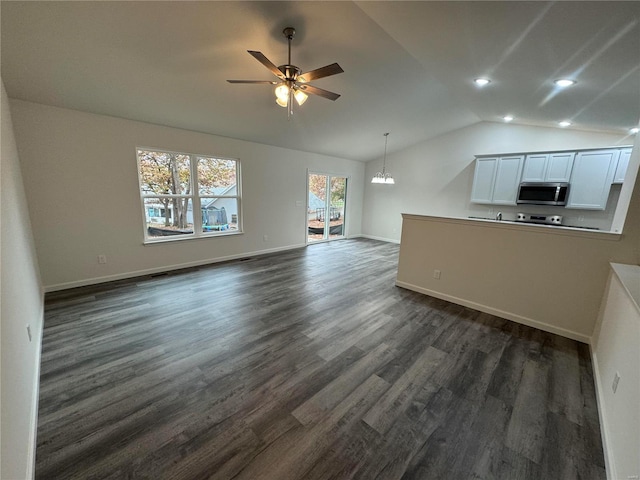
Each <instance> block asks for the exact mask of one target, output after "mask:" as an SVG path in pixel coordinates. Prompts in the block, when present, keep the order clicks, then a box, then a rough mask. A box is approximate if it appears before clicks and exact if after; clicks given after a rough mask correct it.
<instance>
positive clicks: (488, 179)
mask: <svg viewBox="0 0 640 480" xmlns="http://www.w3.org/2000/svg"><path fill="white" fill-rule="evenodd" d="M497 168H498V158H497V157H494V158H478V159H476V171H475V173H474V174H473V188H472V190H471V201H472V202H474V203H491V202H492V201H493V186H494V184H495V180H496V170H497Z"/></svg>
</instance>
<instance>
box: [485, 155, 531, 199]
mask: <svg viewBox="0 0 640 480" xmlns="http://www.w3.org/2000/svg"><path fill="white" fill-rule="evenodd" d="M523 164H524V155H516V156H512V157H500V158H498V169H497V171H496V181H495V184H494V186H493V201H492V203H494V204H498V205H515V204H516V198H517V196H518V185H520V177H521V176H522V165H523Z"/></svg>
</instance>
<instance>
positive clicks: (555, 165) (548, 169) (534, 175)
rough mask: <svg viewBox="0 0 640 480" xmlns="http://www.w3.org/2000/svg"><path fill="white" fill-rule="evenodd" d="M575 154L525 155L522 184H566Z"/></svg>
mask: <svg viewBox="0 0 640 480" xmlns="http://www.w3.org/2000/svg"><path fill="white" fill-rule="evenodd" d="M575 156H576V154H575V152H565V153H536V154H530V155H527V157H526V159H525V162H524V170H523V172H522V181H523V182H568V181H569V178H570V177H571V168H572V167H573V161H574V158H575Z"/></svg>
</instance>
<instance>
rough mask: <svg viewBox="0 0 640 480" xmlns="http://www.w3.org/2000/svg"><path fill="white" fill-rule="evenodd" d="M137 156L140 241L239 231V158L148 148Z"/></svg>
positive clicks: (207, 235) (141, 149)
mask: <svg viewBox="0 0 640 480" xmlns="http://www.w3.org/2000/svg"><path fill="white" fill-rule="evenodd" d="M137 159H138V179H139V183H140V199H141V202H142V211H143V212H144V239H145V242H157V241H167V240H178V239H184V238H198V237H210V236H219V235H225V234H233V233H242V227H241V225H242V224H241V215H240V161H239V160H236V159H229V158H218V157H212V156H206V155H195V154H190V153H178V152H167V151H163V150H157V149H151V148H138V149H137ZM194 212H199V214H197V215H194Z"/></svg>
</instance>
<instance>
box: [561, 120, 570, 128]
mask: <svg viewBox="0 0 640 480" xmlns="http://www.w3.org/2000/svg"><path fill="white" fill-rule="evenodd" d="M558 125H560V126H561V127H569V126H571V122H570V121H569V120H563V121H561V122H558Z"/></svg>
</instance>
